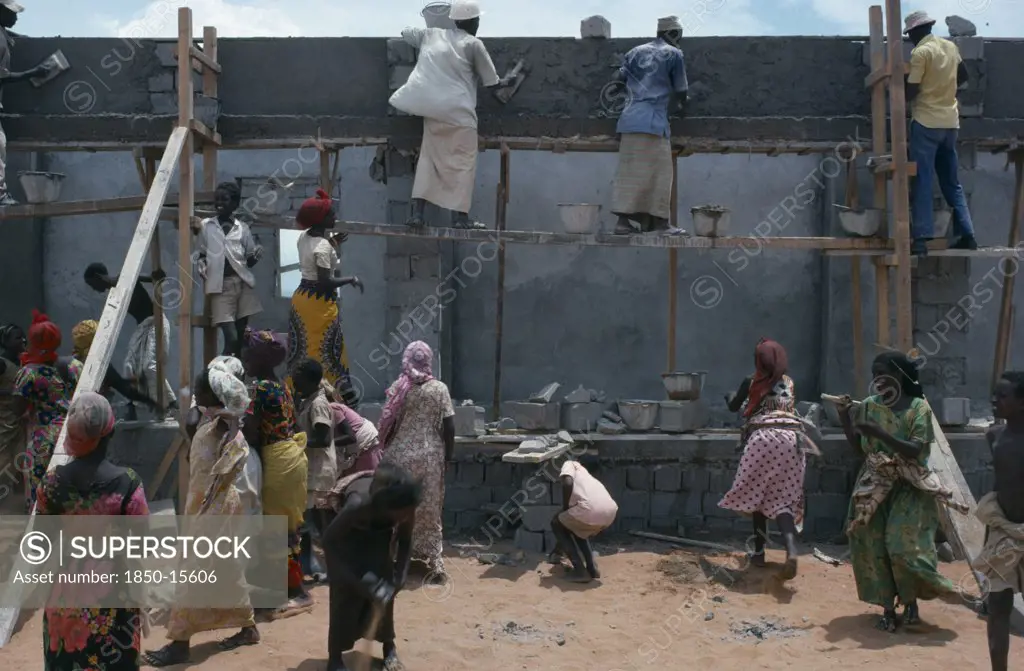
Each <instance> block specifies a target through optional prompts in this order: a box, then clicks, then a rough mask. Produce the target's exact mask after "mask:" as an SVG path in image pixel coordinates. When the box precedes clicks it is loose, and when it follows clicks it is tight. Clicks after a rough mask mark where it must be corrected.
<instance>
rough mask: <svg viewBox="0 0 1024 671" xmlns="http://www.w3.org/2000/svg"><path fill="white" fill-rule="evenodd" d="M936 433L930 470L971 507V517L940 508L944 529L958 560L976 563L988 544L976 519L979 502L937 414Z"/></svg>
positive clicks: (931, 452) (943, 507) (982, 528)
mask: <svg viewBox="0 0 1024 671" xmlns="http://www.w3.org/2000/svg"><path fill="white" fill-rule="evenodd" d="M932 432H933V433H934V434H935V440H934V442H932V444H931V450H930V452H929V455H928V467H929V468H931V469H932V470H933V471H935V474H936V475H938V476H939V479H940V480H941V481H942V486H943V487H945V488H947V489H949V490H951V491H952V492H953V493H954V494H955V495H956V498H957V500H959V501H961V502H962V503H965V504H967V506H968V507H969V508H970V511H969V512H968V513H967V514H962V513H959V512H957V511H955V510H950V509H948V508H946V507H945V506H940V511H941V512H942V517H943V526H944V527H945V529H946V532H947V536H948V537H949V540H950V545H952V547H953V551H954V552H955V553H956V554H957V556H958V557H959V558H960V559H965V560H967V561H968V562H969V563H973V562H974V560H975V559H976V558H977V556H978V554H979V553H980V552H981V548H982V546H984V544H985V525H984V524H982V523H981V520H979V519H978V518H977V517H975V516H974V511H975V510H976V509H977V507H978V502H977V501H976V500H975V499H974V494H972V493H971V488H970V486H968V484H967V480H966V479H965V478H964V474H963V473H962V472H961V471H960V466H959V464H957V461H956V457H955V456H953V451H952V449H950V447H949V441H948V440H947V439H946V434H945V433H944V432H943V431H942V426H941V425H940V424H939V419H938V416H936V415H935V413H934V411H933V412H932ZM950 532H951V533H950Z"/></svg>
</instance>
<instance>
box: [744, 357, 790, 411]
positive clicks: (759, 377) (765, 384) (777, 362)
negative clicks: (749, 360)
mask: <svg viewBox="0 0 1024 671" xmlns="http://www.w3.org/2000/svg"><path fill="white" fill-rule="evenodd" d="M754 369H755V373H754V380H753V381H752V382H751V383H750V391H749V392H748V394H747V410H746V412H744V413H743V414H744V416H745V417H750V416H751V415H753V414H754V413H755V412H757V410H758V408H759V407H760V405H761V401H763V400H764V397H765V396H767V395H768V393H769V392H771V390H772V387H774V386H775V385H776V384H778V383H779V380H781V379H782V376H783V375H785V374H786V371H787V370H788V369H789V357H787V356H786V349H785V348H784V347H783V346H782V345H780V344H779V343H777V342H775V341H774V340H768V339H767V338H761V340H760V341H758V343H757V347H756V348H755V349H754Z"/></svg>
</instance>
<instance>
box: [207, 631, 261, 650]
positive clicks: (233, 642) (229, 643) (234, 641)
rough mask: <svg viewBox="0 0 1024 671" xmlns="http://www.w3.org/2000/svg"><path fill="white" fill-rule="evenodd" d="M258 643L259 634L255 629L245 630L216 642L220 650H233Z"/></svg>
mask: <svg viewBox="0 0 1024 671" xmlns="http://www.w3.org/2000/svg"><path fill="white" fill-rule="evenodd" d="M259 642H260V633H259V631H257V630H256V629H255V628H253V629H249V628H245V629H243V630H242V631H240V632H238V633H237V634H235V635H234V636H229V637H228V638H225V639H222V640H220V641H218V642H217V647H219V648H220V649H221V650H234V649H236V648H241V647H243V646H246V645H256V644H258V643H259Z"/></svg>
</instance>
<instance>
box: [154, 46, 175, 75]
mask: <svg viewBox="0 0 1024 671" xmlns="http://www.w3.org/2000/svg"><path fill="white" fill-rule="evenodd" d="M177 53H178V43H177V42H158V43H157V45H156V57H157V58H159V59H160V65H162V66H163V67H165V68H175V69H177V67H178V59H177V58H175V56H176V55H177Z"/></svg>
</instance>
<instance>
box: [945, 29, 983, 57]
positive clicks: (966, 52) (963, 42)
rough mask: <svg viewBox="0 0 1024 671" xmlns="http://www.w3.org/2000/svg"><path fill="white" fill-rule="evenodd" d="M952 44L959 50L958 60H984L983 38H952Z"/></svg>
mask: <svg viewBox="0 0 1024 671" xmlns="http://www.w3.org/2000/svg"><path fill="white" fill-rule="evenodd" d="M953 43H954V44H955V45H956V46H957V47H958V48H959V49H960V58H962V59H964V60H965V61H980V60H983V59H984V58H985V38H984V37H979V36H977V35H975V36H973V37H954V38H953Z"/></svg>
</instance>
